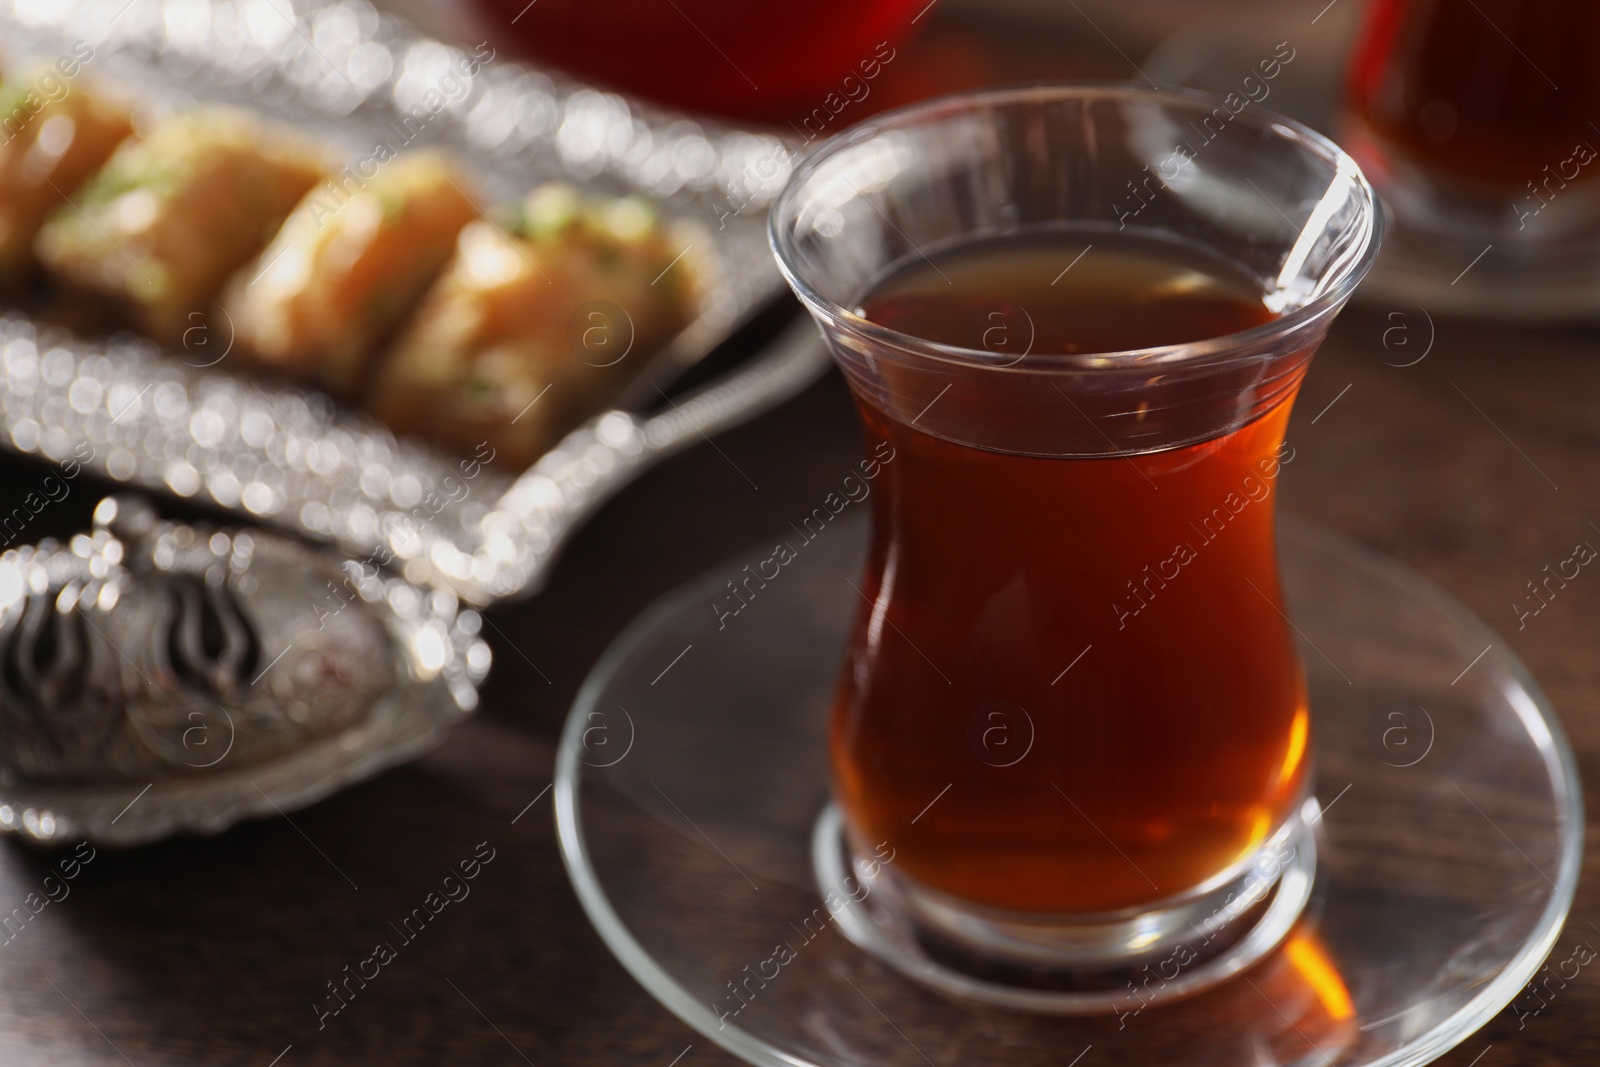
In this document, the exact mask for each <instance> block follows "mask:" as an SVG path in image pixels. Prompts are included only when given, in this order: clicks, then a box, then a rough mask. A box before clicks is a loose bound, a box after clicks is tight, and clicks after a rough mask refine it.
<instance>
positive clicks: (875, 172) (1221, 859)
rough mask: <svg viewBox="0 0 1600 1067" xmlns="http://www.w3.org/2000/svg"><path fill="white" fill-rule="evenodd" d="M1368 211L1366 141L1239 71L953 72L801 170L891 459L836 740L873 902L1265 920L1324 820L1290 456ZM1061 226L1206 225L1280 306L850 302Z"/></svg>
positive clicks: (873, 461)
mask: <svg viewBox="0 0 1600 1067" xmlns="http://www.w3.org/2000/svg"><path fill="white" fill-rule="evenodd" d="M1379 230H1380V219H1379V214H1378V212H1377V210H1376V207H1375V201H1374V197H1373V192H1372V189H1371V188H1370V187H1369V185H1368V183H1367V181H1366V180H1365V178H1364V177H1363V176H1362V174H1361V172H1360V170H1359V169H1358V168H1357V166H1356V165H1355V163H1354V162H1353V161H1352V160H1351V159H1350V158H1349V157H1348V156H1346V155H1345V154H1344V153H1343V152H1342V151H1341V150H1340V149H1339V148H1338V147H1337V146H1336V145H1334V144H1333V143H1332V142H1330V141H1328V140H1327V139H1326V138H1324V137H1321V136H1319V135H1318V134H1316V133H1314V132H1312V131H1311V130H1309V129H1307V128H1305V127H1304V126H1301V125H1299V124H1297V123H1295V122H1293V121H1291V120H1288V119H1285V118H1282V117H1280V116H1278V115H1275V114H1272V113H1270V112H1268V111H1265V110H1263V109H1261V108H1259V107H1256V106H1254V105H1253V104H1251V103H1250V102H1249V101H1248V100H1245V99H1244V98H1242V97H1237V96H1234V95H1230V96H1229V97H1226V98H1224V97H1211V96H1207V95H1203V94H1198V93H1192V92H1182V91H1158V90H1146V89H1141V88H1132V87H1121V86H1056V87H1030V88H1018V89H1001V90H991V91H984V92H978V93H973V94H964V95H958V96H953V97H947V98H943V99H939V100H934V101H930V102H926V103H922V104H918V105H914V106H912V107H908V108H905V109H902V110H899V111H896V112H890V113H887V114H884V115H881V116H878V117H876V118H873V119H871V120H869V121H868V122H867V123H865V124H863V125H861V126H858V127H856V128H855V129H853V130H851V131H847V132H846V133H843V134H841V135H840V136H838V137H836V138H835V139H833V140H831V141H829V142H826V143H825V144H824V145H822V146H820V147H819V148H818V149H817V150H816V151H814V152H813V153H812V154H811V155H810V156H808V157H807V158H806V159H805V160H804V161H803V162H802V163H801V164H800V165H799V166H798V167H797V169H796V170H795V172H794V174H793V175H792V176H791V178H790V180H789V182H788V184H787V186H786V187H785V189H784V190H783V191H782V193H781V195H780V196H779V197H778V199H777V201H776V202H775V203H774V206H773V209H772V213H771V222H770V235H771V239H772V243H773V247H774V249H775V250H776V253H777V257H778V260H779V263H780V266H781V268H782V270H783V272H784V274H785V276H786V278H787V279H788V282H789V284H790V285H791V286H792V287H793V288H794V291H795V292H796V293H797V294H798V295H799V297H800V298H801V300H802V301H803V302H804V303H805V305H806V307H807V308H808V310H809V311H810V312H811V314H812V315H813V316H814V317H815V319H816V321H817V323H818V325H819V326H820V328H821V330H822V333H823V335H824V337H825V339H826V341H827V343H828V344H829V346H830V348H831V351H832V354H833V356H834V358H835V360H836V362H837V363H838V365H839V367H840V369H841V370H842V371H843V373H844V376H845V378H846V380H847V381H848V383H849V386H850V389H851V391H852V393H853V396H854V398H855V400H856V402H857V405H858V408H859V411H860V414H861V418H862V423H863V426H864V428H865V432H866V436H867V439H868V445H869V459H868V460H867V461H866V464H865V465H864V466H863V468H862V469H863V473H864V475H865V476H866V477H869V478H871V479H873V480H874V481H875V483H876V484H875V485H874V486H873V490H874V491H873V493H872V500H873V505H874V511H873V531H872V538H871V547H870V550H869V553H868V559H867V563H866V568H865V573H864V574H863V575H862V577H861V579H860V580H859V582H858V592H859V593H860V597H859V612H858V616H857V619H856V623H855V628H854V636H853V638H852V641H851V643H850V646H849V648H848V651H847V654H846V658H845V664H844V669H843V671H842V675H841V679H840V683H839V687H838V694H837V698H836V702H835V705H834V708H833V712H832V720H831V727H830V749H831V752H830V755H831V764H832V770H833V795H834V799H835V802H836V804H837V806H838V808H839V809H840V811H841V812H842V816H843V818H842V823H843V828H844V829H843V837H844V847H845V848H846V849H847V850H848V852H849V854H850V856H851V869H852V871H853V878H854V879H859V882H860V883H861V886H862V887H863V888H862V890H861V891H862V892H863V893H866V892H871V893H875V894H877V900H876V903H875V905H874V912H873V913H874V915H875V916H877V921H881V922H883V923H888V924H900V925H902V926H904V925H905V924H909V926H910V928H911V929H912V930H914V931H915V936H916V937H917V938H918V939H919V941H920V942H921V943H923V944H924V946H926V947H928V948H929V951H933V952H935V953H937V954H938V955H939V956H940V957H941V958H942V959H944V960H945V961H946V962H947V963H952V965H956V966H961V967H965V968H968V969H977V970H981V971H982V972H984V973H986V974H989V973H995V972H996V969H1000V970H1004V969H1007V968H1011V969H1014V970H1017V971H1019V972H1027V973H1028V974H1032V975H1035V976H1036V975H1037V974H1038V973H1050V974H1056V975H1061V974H1065V975H1067V976H1069V979H1068V980H1071V981H1077V980H1079V979H1081V980H1083V981H1092V980H1100V979H1098V978H1095V977H1094V976H1097V975H1098V976H1102V977H1104V976H1107V975H1112V976H1114V975H1118V974H1121V973H1124V972H1125V971H1126V970H1127V968H1128V967H1129V966H1130V965H1133V964H1136V963H1139V962H1141V961H1147V960H1151V959H1155V958H1158V957H1160V956H1162V955H1163V954H1168V955H1170V953H1171V952H1172V951H1173V949H1174V946H1176V945H1178V944H1179V943H1180V942H1183V941H1184V940H1185V939H1188V940H1189V941H1193V942H1195V944H1196V946H1197V947H1195V948H1194V949H1193V956H1194V959H1195V961H1198V960H1199V959H1200V958H1201V957H1202V956H1204V955H1205V954H1206V953H1210V952H1216V951H1220V950H1221V949H1222V948H1223V947H1224V946H1225V945H1227V944H1230V943H1232V942H1233V941H1235V940H1236V939H1237V937H1238V936H1239V933H1238V932H1239V931H1242V930H1244V929H1246V928H1247V927H1248V926H1249V924H1250V922H1252V921H1254V920H1255V919H1256V918H1258V917H1259V915H1260V914H1261V911H1262V909H1263V908H1265V907H1266V905H1267V902H1268V900H1269V899H1270V897H1271V896H1272V893H1273V891H1274V889H1275V882H1276V880H1277V878H1278V875H1279V873H1280V872H1281V871H1282V870H1283V869H1284V868H1285V865H1286V864H1287V863H1289V862H1290V861H1291V859H1292V858H1293V857H1294V855H1295V853H1296V852H1297V850H1300V849H1301V848H1302V847H1303V846H1302V844H1301V842H1305V841H1308V840H1309V838H1308V836H1307V835H1306V833H1305V827H1304V825H1303V821H1302V812H1303V810H1305V802H1306V801H1307V787H1308V786H1307V784H1308V782H1309V781H1310V780H1311V775H1310V772H1309V767H1310V761H1311V758H1312V753H1313V750H1314V746H1313V742H1312V729H1311V720H1310V716H1309V710H1308V708H1307V705H1306V697H1305V686H1304V682H1303V675H1302V670H1301V666H1300V663H1299V660H1298V658H1297V652H1296V647H1295V639H1294V633H1293V628H1292V624H1291V622H1290V621H1289V617H1288V615H1287V614H1286V612H1287V608H1286V605H1285V604H1284V601H1283V596H1282V593H1281V590H1280V585H1279V578H1278V569H1277V560H1276V556H1275V548H1274V537H1273V506H1274V499H1275V492H1274V488H1275V485H1276V480H1277V478H1278V477H1279V476H1280V473H1281V471H1282V470H1283V468H1284V467H1285V466H1287V465H1288V464H1290V463H1291V462H1292V459H1293V449H1292V447H1290V446H1289V445H1287V444H1285V440H1284V438H1285V427H1286V423H1287V420H1288V415H1289V409H1290V405H1291V404H1292V402H1293V399H1294V395H1295V392H1296V390H1297V388H1298V386H1299V384H1300V381H1301V378H1302V377H1303V375H1304V374H1305V371H1306V368H1307V365H1308V362H1309V361H1310V359H1311V356H1312V354H1313V352H1314V351H1315V350H1316V348H1317V346H1318V344H1319V343H1320V342H1321V341H1322V339H1323V337H1324V336H1325V335H1326V333H1327V331H1328V328H1329V326H1330V325H1331V323H1332V322H1333V319H1334V316H1335V315H1336V313H1337V312H1338V310H1339V309H1340V307H1342V306H1343V304H1344V303H1345V301H1346V300H1347V299H1348V298H1349V296H1350V294H1351V291H1352V290H1353V289H1354V287H1355V286H1356V284H1357V283H1358V282H1359V280H1360V279H1361V277H1362V276H1363V275H1364V274H1365V272H1366V271H1367V269H1368V267H1369V266H1370V265H1371V263H1372V260H1373V257H1374V255H1375V253H1376V249H1377V245H1378V239H1379ZM1051 233H1058V234H1060V233H1065V234H1068V235H1070V236H1072V237H1074V238H1077V239H1079V240H1080V241H1081V243H1082V244H1084V245H1086V246H1088V248H1089V249H1090V250H1089V251H1087V252H1085V253H1084V254H1085V255H1086V256H1087V257H1091V258H1092V257H1093V255H1094V253H1093V251H1092V248H1093V245H1094V243H1095V242H1096V241H1097V240H1099V241H1102V242H1106V243H1114V242H1115V241H1117V240H1118V239H1119V238H1120V237H1122V236H1123V235H1137V236H1141V237H1150V238H1159V239H1163V240H1167V241H1173V242H1178V243H1180V244H1184V245H1187V246H1189V247H1190V248H1196V247H1198V249H1199V250H1200V251H1202V252H1205V253H1208V254H1209V255H1210V256H1211V257H1213V258H1220V259H1222V260H1224V261H1225V262H1226V263H1228V264H1229V265H1231V266H1233V267H1235V268H1237V270H1238V271H1239V272H1241V274H1242V276H1243V277H1246V278H1247V279H1248V280H1249V282H1250V283H1251V284H1252V285H1255V286H1257V287H1258V288H1259V293H1260V296H1261V297H1262V299H1263V300H1264V302H1265V304H1266V306H1267V308H1268V309H1269V310H1270V311H1271V312H1273V313H1274V316H1275V317H1273V318H1272V319H1271V320H1270V321H1268V322H1266V323H1265V324H1264V325H1260V326H1257V327H1255V328H1252V329H1247V330H1244V331H1242V332H1238V333H1233V334H1230V335H1227V336H1221V337H1211V338H1205V339H1200V340H1196V341H1195V342H1193V343H1189V344H1180V345H1172V346H1168V347H1162V348H1151V349H1144V350H1136V351H1121V352H1102V353H1080V354H1070V355H1061V354H1034V353H1032V352H1031V351H1029V346H1028V345H1026V344H1025V341H1024V339H1023V338H1022V337H1021V334H1022V333H1025V332H1026V325H1025V320H1026V319H1027V316H1026V315H1025V314H1020V315H1019V313H1018V312H1019V309H1015V308H1012V309H1008V312H1007V314H1008V316H1009V318H1008V322H1007V324H1008V326H1009V329H1010V333H1009V337H1010V340H1009V342H1008V343H1006V344H998V343H997V344H995V345H992V346H990V347H988V348H972V349H965V348H959V347H953V346H950V345H946V344H938V343H932V342H929V341H925V340H922V339H919V338H917V337H914V336H909V335H906V334H903V333H899V332H896V331H894V330H891V329H888V328H885V327H883V326H881V325H878V324H875V323H873V322H870V321H868V320H866V319H865V318H863V317H862V315H861V314H860V313H859V312H858V310H857V309H858V308H859V307H860V306H861V303H862V298H863V295H864V294H866V293H868V292H869V291H870V290H871V289H872V288H873V286H874V285H875V283H876V282H878V281H879V280H880V279H882V278H883V277H884V276H886V275H889V274H892V273H894V272H895V271H896V270H897V269H899V268H901V267H903V266H906V265H908V264H912V263H915V262H920V261H922V260H926V259H930V257H933V261H934V262H936V261H937V257H938V256H939V255H940V253H941V252H942V251H945V250H948V249H950V248H952V247H955V246H961V245H965V244H968V243H970V242H975V241H988V240H990V239H995V238H1004V237H1008V236H1013V235H1015V236H1018V237H1031V236H1038V235H1045V234H1051ZM1061 267H1062V268H1063V270H1066V269H1080V270H1082V269H1093V264H1092V263H1091V262H1089V261H1088V260H1085V261H1084V262H1083V263H1081V264H1077V265H1076V266H1075V267H1073V266H1071V265H1069V264H1068V263H1067V262H1065V261H1064V262H1063V263H1062V264H1061ZM1020 310H1021V311H1023V312H1025V309H1020ZM1301 859H1302V861H1303V860H1304V857H1303V856H1302V857H1301ZM851 884H855V882H854V881H853V880H852V881H851ZM1295 910H1296V911H1297V910H1298V908H1296V909H1295ZM1291 921H1292V916H1291ZM1230 923H1231V924H1232V927H1233V928H1232V929H1230V930H1224V929H1223V927H1225V926H1228V925H1229V924H1230ZM1280 925H1281V926H1282V928H1283V930H1286V929H1287V926H1288V924H1286V923H1283V924H1280ZM1197 934H1198V935H1200V936H1199V938H1198V939H1197V937H1196V935H1197ZM1269 947H1270V946H1269ZM952 961H953V962H952ZM1185 962H1187V961H1185ZM1071 976H1078V977H1076V978H1074V977H1071ZM1030 980H1031V979H1030Z"/></svg>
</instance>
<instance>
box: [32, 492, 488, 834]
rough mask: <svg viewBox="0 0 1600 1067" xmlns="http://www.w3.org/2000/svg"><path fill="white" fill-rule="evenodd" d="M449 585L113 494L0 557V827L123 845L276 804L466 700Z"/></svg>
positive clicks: (468, 661) (426, 728)
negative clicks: (421, 581)
mask: <svg viewBox="0 0 1600 1067" xmlns="http://www.w3.org/2000/svg"><path fill="white" fill-rule="evenodd" d="M480 624H481V620H480V618H479V616H478V614H477V613H476V612H475V611H472V610H470V609H469V610H460V609H459V608H458V605H457V603H456V600H455V597H454V596H452V595H451V594H450V593H448V592H445V591H441V590H423V589H418V588H417V587H415V586H413V585H411V584H410V583H408V582H406V581H404V580H403V579H400V578H395V577H390V576H386V575H384V574H382V573H380V572H379V571H378V569H377V568H375V567H370V566H363V565H362V564H359V563H356V562H352V561H349V560H339V559H337V558H336V557H335V556H334V555H332V553H330V552H328V551H327V550H325V549H316V548H310V547H308V546H306V545H304V544H302V543H300V542H299V541H296V540H294V539H291V538H288V537H284V536H281V535H279V534H275V533H271V532H268V531H264V530H260V529H257V528H250V527H245V528H235V529H230V528H215V527H208V526H200V525H192V526H191V525H186V524H183V523H175V522H162V521H160V520H159V519H158V518H157V517H156V514H155V512H154V511H153V509H151V508H150V507H149V505H148V504H145V503H144V502H143V501H141V500H138V499H137V498H133V497H108V498H106V499H105V500H103V501H101V503H100V506H99V508H98V509H97V510H96V512H95V528H94V530H93V531H92V532H91V533H89V534H80V535H78V536H76V537H74V538H72V540H71V541H70V542H69V543H68V544H65V545H61V544H57V543H55V542H52V541H44V542H42V543H40V544H39V545H37V546H24V547H20V548H14V549H10V550H8V551H7V552H5V553H4V554H3V555H0V831H9V832H13V833H17V834H19V835H21V836H22V837H23V838H24V839H26V840H28V841H30V842H31V843H36V844H55V843H60V842H65V841H72V840H76V839H78V838H88V839H89V840H91V841H93V842H95V843H96V844H106V845H136V844H142V843H144V842H147V841H151V840H154V839H156V838H158V837H164V836H167V835H169V834H171V833H174V832H179V831H190V832H216V831H219V830H222V829H224V828H226V827H227V826H230V825H232V824H233V823H234V822H237V821H238V820H240V819H242V818H247V817H251V816H263V815H272V814H275V813H277V814H281V813H283V812H285V811H288V810H292V809H294V808H298V807H302V806H304V805H306V804H309V803H311V802H313V801H315V800H318V799H320V798H321V797H323V796H325V795H327V794H328V793H331V792H333V791H334V790H336V789H338V788H341V787H343V786H345V785H348V784H350V783H351V782H355V781H359V780H361V779H363V778H366V777H369V776H370V775H372V774H375V773H376V772H378V771H379V770H382V769H383V768H385V767H388V766H390V765H392V764H395V763H398V762H401V761H403V760H406V759H410V758H412V757H414V756H416V755H419V754H421V753H422V752H423V751H426V750H427V749H429V748H432V747H433V746H434V745H436V744H438V743H440V742H441V741H443V739H444V735H445V732H446V731H447V729H448V728H449V727H450V726H451V725H453V724H454V723H456V722H458V721H459V720H461V719H462V718H465V717H466V716H467V715H468V714H470V713H471V711H472V709H473V708H474V707H476V706H477V701H478V694H477V685H478V683H479V682H480V681H482V679H483V677H484V675H485V674H486V673H487V672H488V669H489V660H490V655H489V648H488V646H487V644H485V643H484V642H483V641H482V640H481V639H480V638H479V637H478V636H477V634H478V630H479V626H480Z"/></svg>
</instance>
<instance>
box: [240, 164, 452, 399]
mask: <svg viewBox="0 0 1600 1067" xmlns="http://www.w3.org/2000/svg"><path fill="white" fill-rule="evenodd" d="M477 214H478V210H477V208H476V207H475V206H474V205H473V202H472V200H471V199H470V196H469V193H468V182H467V180H466V179H465V178H464V177H463V176H462V175H461V174H460V173H459V172H458V171H457V169H456V168H455V166H454V164H452V163H451V162H450V161H449V160H448V159H447V158H446V157H444V156H443V155H442V154H440V153H437V152H431V151H429V152H413V153H409V154H406V155H402V156H399V157H398V158H396V159H395V160H394V161H393V162H390V163H388V164H386V165H383V166H381V167H379V169H378V170H377V172H376V173H375V174H373V175H372V176H371V177H362V176H360V175H359V174H357V175H352V174H350V173H349V172H348V171H346V172H345V173H344V174H342V175H340V176H338V177H337V178H330V179H328V180H327V181H324V182H322V183H320V184H318V185H317V186H316V187H315V188H313V189H312V190H311V192H310V193H308V194H306V197H305V199H303V200H301V201H300V203H299V205H298V206H297V207H296V208H295V209H294V211H293V213H291V214H290V216H289V218H288V221H286V222H285V223H284V224H283V228H282V229H281V230H279V231H278V236H277V237H276V238H274V239H273V241H272V243H271V244H270V245H268V246H267V248H266V250H265V251H263V252H262V253H261V255H260V256H258V257H257V258H256V260H255V261H254V262H252V263H250V264H248V265H247V266H246V267H245V268H244V269H243V270H242V271H240V272H239V273H238V274H236V275H235V276H234V278H233V281H231V282H230V283H229V284H228V287H227V289H226V290H225V291H224V294H223V298H222V304H221V306H222V310H223V311H225V312H226V313H227V318H228V319H229V320H230V321H231V322H232V323H233V327H234V330H235V331H236V336H237V338H238V341H239V350H240V351H241V352H242V353H243V354H245V355H246V357H247V358H249V359H250V360H252V361H253V362H255V363H256V364H258V365H260V366H263V367H266V368H270V369H272V370H275V371H278V372H281V373H283V374H286V375H288V376H290V377H293V378H298V379H300V380H302V381H307V382H311V383H313V384H316V385H320V386H322V387H323V388H324V389H326V390H328V391H329V392H331V393H334V394H336V395H340V396H346V395H349V394H351V393H353V392H354V391H356V390H357V389H358V388H359V387H360V386H361V384H362V383H363V381H364V380H365V377H366V369H367V361H368V357H369V356H370V354H371V353H372V351H373V349H374V348H375V347H376V346H377V345H378V344H379V343H380V342H381V341H383V340H384V338H386V337H387V336H389V335H390V334H391V333H392V332H393V331H394V328H395V327H396V326H397V325H398V324H399V323H400V321H401V320H402V318H404V316H405V315H406V314H407V313H408V312H409V311H411V310H413V308H414V307H415V305H416V302H417V300H418V299H419V298H420V297H421V296H422V294H423V293H424V292H425V291H426V290H427V288H428V285H429V284H430V283H431V282H433V280H434V279H435V278H437V277H438V276H439V273H440V271H442V270H443V269H444V266H445V264H446V263H447V262H449V259H450V255H451V252H452V251H453V250H454V249H455V245H456V238H457V236H458V235H459V234H460V233H461V228H462V227H463V226H465V225H467V223H468V222H470V221H472V219H473V218H474V217H476V216H477Z"/></svg>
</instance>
